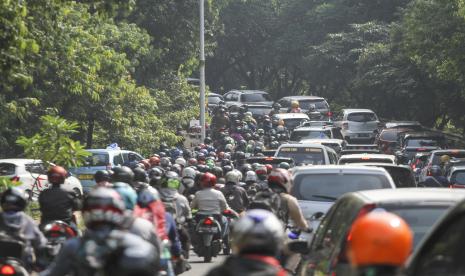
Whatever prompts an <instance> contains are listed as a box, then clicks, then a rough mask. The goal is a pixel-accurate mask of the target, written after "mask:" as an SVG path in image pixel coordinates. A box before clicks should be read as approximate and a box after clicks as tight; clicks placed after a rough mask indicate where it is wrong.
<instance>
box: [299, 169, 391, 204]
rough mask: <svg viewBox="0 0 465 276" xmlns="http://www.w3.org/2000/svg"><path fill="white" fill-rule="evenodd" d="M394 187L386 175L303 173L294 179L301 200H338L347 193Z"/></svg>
mask: <svg viewBox="0 0 465 276" xmlns="http://www.w3.org/2000/svg"><path fill="white" fill-rule="evenodd" d="M386 188H392V187H391V185H390V183H389V180H388V178H387V177H386V176H385V175H376V174H361V173H358V174H337V173H332V174H302V175H297V176H296V177H295V179H294V189H293V195H294V196H295V197H297V199H299V200H311V201H329V202H332V201H336V200H337V199H338V198H339V197H340V196H342V195H343V194H345V193H350V192H356V191H362V190H374V189H386Z"/></svg>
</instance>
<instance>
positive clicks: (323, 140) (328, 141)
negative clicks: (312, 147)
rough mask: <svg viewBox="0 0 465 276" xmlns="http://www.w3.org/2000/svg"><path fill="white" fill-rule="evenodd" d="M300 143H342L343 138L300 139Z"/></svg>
mask: <svg viewBox="0 0 465 276" xmlns="http://www.w3.org/2000/svg"><path fill="white" fill-rule="evenodd" d="M300 143H302V144H309V143H318V144H319V143H338V144H342V143H344V140H341V139H302V140H300Z"/></svg>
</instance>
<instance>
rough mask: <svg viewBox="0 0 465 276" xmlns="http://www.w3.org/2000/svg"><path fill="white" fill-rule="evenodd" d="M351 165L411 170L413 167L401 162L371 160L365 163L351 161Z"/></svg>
mask: <svg viewBox="0 0 465 276" xmlns="http://www.w3.org/2000/svg"><path fill="white" fill-rule="evenodd" d="M350 165H354V166H359V165H360V166H370V167H371V166H373V167H383V168H385V167H390V168H402V169H406V170H409V171H411V170H412V168H410V166H409V165H399V164H391V163H375V162H373V163H370V162H364V163H350Z"/></svg>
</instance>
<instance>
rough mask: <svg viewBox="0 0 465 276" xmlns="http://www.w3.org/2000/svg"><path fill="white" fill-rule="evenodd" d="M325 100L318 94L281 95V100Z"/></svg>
mask: <svg viewBox="0 0 465 276" xmlns="http://www.w3.org/2000/svg"><path fill="white" fill-rule="evenodd" d="M284 99H286V100H325V98H323V97H319V96H286V97H282V98H281V100H284Z"/></svg>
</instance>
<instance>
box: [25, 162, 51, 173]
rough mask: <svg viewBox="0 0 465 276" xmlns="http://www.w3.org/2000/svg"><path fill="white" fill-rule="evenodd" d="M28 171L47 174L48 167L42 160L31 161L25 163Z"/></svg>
mask: <svg viewBox="0 0 465 276" xmlns="http://www.w3.org/2000/svg"><path fill="white" fill-rule="evenodd" d="M25 169H26V171H28V172H30V173H37V174H46V173H47V168H45V166H44V164H43V163H42V162H37V163H29V164H26V165H25Z"/></svg>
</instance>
